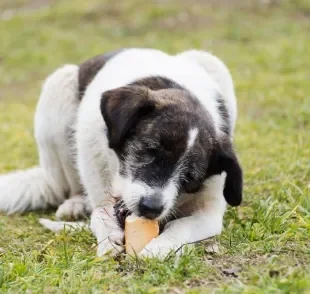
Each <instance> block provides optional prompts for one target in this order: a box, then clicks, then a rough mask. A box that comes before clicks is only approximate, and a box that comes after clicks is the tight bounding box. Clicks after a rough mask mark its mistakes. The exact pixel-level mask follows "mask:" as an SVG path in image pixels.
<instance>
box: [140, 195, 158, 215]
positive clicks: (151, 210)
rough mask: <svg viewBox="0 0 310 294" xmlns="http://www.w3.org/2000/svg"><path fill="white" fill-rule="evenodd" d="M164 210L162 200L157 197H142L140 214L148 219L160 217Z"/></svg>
mask: <svg viewBox="0 0 310 294" xmlns="http://www.w3.org/2000/svg"><path fill="white" fill-rule="evenodd" d="M163 210H164V206H163V205H162V204H161V203H160V200H159V199H158V198H155V197H152V196H151V197H142V198H141V200H140V203H139V213H140V215H141V216H144V217H146V218H148V219H154V218H156V217H158V216H159V215H160V214H161V213H162V212H163Z"/></svg>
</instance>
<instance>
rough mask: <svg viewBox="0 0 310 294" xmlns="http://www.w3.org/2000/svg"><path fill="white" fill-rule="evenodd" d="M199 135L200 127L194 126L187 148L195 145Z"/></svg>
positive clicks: (190, 132)
mask: <svg viewBox="0 0 310 294" xmlns="http://www.w3.org/2000/svg"><path fill="white" fill-rule="evenodd" d="M197 135H198V129H197V128H194V129H191V130H190V131H189V132H188V140H187V150H188V149H190V148H191V147H193V145H194V143H195V140H196V138H197Z"/></svg>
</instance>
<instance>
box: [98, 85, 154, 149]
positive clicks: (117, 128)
mask: <svg viewBox="0 0 310 294" xmlns="http://www.w3.org/2000/svg"><path fill="white" fill-rule="evenodd" d="M100 109H101V113H102V116H103V118H104V120H105V123H106V125H107V128H108V139H109V147H110V148H112V149H115V150H116V149H119V148H121V147H122V145H123V143H124V140H125V139H126V136H127V135H128V134H129V132H130V131H131V130H133V129H134V128H135V126H136V125H137V123H138V122H139V120H141V119H142V118H143V117H144V116H146V115H147V114H149V113H150V112H152V111H153V110H154V109H155V103H154V102H153V101H152V100H151V99H150V97H149V93H148V89H147V88H144V87H137V86H128V87H122V88H117V89H114V90H110V91H107V92H104V93H103V94H102V98H101V105H100Z"/></svg>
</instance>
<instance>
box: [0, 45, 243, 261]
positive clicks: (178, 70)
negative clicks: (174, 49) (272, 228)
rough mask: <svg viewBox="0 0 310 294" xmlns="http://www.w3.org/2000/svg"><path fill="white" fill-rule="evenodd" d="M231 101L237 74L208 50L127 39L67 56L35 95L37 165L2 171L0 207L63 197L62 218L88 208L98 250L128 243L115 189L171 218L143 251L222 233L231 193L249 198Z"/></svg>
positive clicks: (129, 202) (132, 206)
mask: <svg viewBox="0 0 310 294" xmlns="http://www.w3.org/2000/svg"><path fill="white" fill-rule="evenodd" d="M236 112H237V111H236V98H235V94H234V87H233V82H232V79H231V76H230V73H229V71H228V69H227V68H226V66H225V65H224V64H223V63H222V62H221V61H220V60H219V59H218V58H216V57H215V56H213V55H211V54H209V53H207V52H202V51H194V50H193V51H187V52H183V53H181V54H178V55H175V56H170V55H167V54H166V53H163V52H161V51H158V50H152V49H124V50H119V51H115V52H112V53H110V54H107V55H102V56H97V57H95V58H93V59H91V60H89V61H86V62H85V63H83V64H81V65H80V66H76V65H66V66H64V67H62V68H60V69H58V70H56V71H55V72H54V73H53V74H52V75H51V76H49V77H48V78H47V80H46V82H45V83H44V86H43V89H42V93H41V97H40V100H39V103H38V106H37V110H36V115H35V137H36V141H37V145H38V149H39V155H40V166H39V167H36V168H33V169H30V170H27V171H19V172H15V173H11V174H8V175H3V176H1V177H0V210H2V211H6V212H8V213H14V212H23V211H28V210H35V209H44V208H46V207H48V206H59V207H58V210H57V212H56V216H57V217H58V218H74V219H77V218H79V217H81V216H83V215H84V214H85V213H87V210H90V212H91V229H92V231H93V232H94V234H95V235H96V237H97V240H98V255H103V254H105V253H107V252H108V251H110V250H112V251H113V252H117V251H121V250H122V248H123V246H122V243H123V238H124V233H123V230H122V228H121V227H120V226H119V224H118V223H117V221H116V217H115V212H114V210H113V206H114V204H115V201H116V199H117V198H118V197H120V198H121V199H122V201H123V202H124V205H125V206H126V207H127V208H128V209H129V211H130V212H132V213H135V214H138V215H142V216H145V217H147V218H156V219H158V220H160V221H161V223H164V224H166V225H165V228H164V230H163V232H162V234H160V236H159V237H157V238H156V239H154V240H153V241H151V242H150V243H149V244H148V245H147V246H146V248H145V249H144V250H143V251H142V252H141V255H143V256H150V255H156V256H166V254H168V253H169V252H170V251H171V250H172V249H176V248H179V247H180V246H182V245H183V244H187V243H192V242H196V241H199V240H202V239H205V238H209V237H211V236H214V235H216V234H219V233H220V232H221V230H222V220H223V215H224V212H225V207H226V202H227V203H228V204H230V205H233V206H236V205H239V204H240V202H241V199H242V170H241V167H240V165H239V163H238V159H237V157H236V155H235V152H234V150H233V146H232V141H233V132H234V127H235V121H236V116H237V113H236ZM84 192H85V194H86V196H83V195H84ZM225 200H226V201H225ZM87 203H89V205H87ZM43 223H44V224H45V225H46V226H48V227H50V228H51V229H54V230H57V229H59V228H60V227H61V226H63V223H61V222H59V223H47V222H46V221H45V222H43Z"/></svg>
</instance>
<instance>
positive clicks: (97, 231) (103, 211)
mask: <svg viewBox="0 0 310 294" xmlns="http://www.w3.org/2000/svg"><path fill="white" fill-rule="evenodd" d="M90 228H91V230H92V232H93V234H94V235H95V236H96V238H97V242H98V249H97V255H98V256H102V255H105V254H107V253H110V254H112V255H116V254H118V253H120V252H122V251H123V250H124V246H123V242H124V231H123V229H122V228H121V227H120V226H119V224H118V222H117V220H116V217H115V212H114V208H113V206H105V207H98V208H96V209H95V210H94V211H93V213H92V215H91V223H90Z"/></svg>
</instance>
